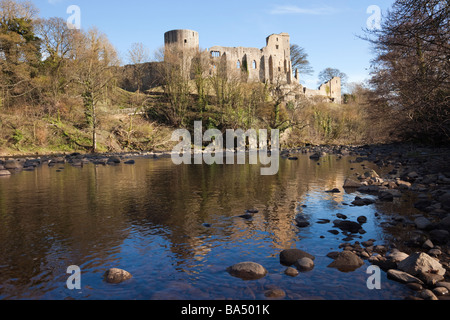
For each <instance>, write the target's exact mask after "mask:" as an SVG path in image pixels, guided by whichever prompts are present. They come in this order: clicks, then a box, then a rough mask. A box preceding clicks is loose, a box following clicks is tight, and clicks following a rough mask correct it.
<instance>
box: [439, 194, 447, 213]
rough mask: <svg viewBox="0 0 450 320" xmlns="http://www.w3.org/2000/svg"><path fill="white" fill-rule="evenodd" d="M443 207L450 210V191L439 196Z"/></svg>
mask: <svg viewBox="0 0 450 320" xmlns="http://www.w3.org/2000/svg"><path fill="white" fill-rule="evenodd" d="M439 201H440V203H441V206H442V209H444V210H450V192H447V193H444V194H443V195H441V196H440V197H439Z"/></svg>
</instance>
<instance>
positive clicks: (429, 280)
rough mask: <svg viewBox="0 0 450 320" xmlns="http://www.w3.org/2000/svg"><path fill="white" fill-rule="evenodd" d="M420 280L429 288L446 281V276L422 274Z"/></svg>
mask: <svg viewBox="0 0 450 320" xmlns="http://www.w3.org/2000/svg"><path fill="white" fill-rule="evenodd" d="M420 279H422V281H423V282H425V284H427V285H428V286H435V285H436V283H438V282H441V281H443V280H444V276H442V275H439V274H434V273H422V274H421V275H420Z"/></svg>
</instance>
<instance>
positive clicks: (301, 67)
mask: <svg viewBox="0 0 450 320" xmlns="http://www.w3.org/2000/svg"><path fill="white" fill-rule="evenodd" d="M291 61H292V69H293V70H296V69H297V70H298V72H299V73H300V74H305V75H312V74H313V73H314V69H313V68H312V66H311V64H310V63H309V60H308V54H307V53H306V51H305V49H304V48H302V47H300V46H299V45H297V44H292V45H291Z"/></svg>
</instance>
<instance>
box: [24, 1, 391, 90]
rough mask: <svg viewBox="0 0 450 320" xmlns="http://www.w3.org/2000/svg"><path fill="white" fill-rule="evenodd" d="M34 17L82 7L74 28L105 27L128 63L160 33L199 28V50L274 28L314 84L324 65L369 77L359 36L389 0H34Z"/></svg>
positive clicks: (155, 43)
mask: <svg viewBox="0 0 450 320" xmlns="http://www.w3.org/2000/svg"><path fill="white" fill-rule="evenodd" d="M33 3H34V4H35V5H36V6H37V7H38V8H39V10H40V16H41V17H45V18H48V17H62V18H65V19H67V18H69V16H70V14H68V13H67V8H68V7H69V6H70V5H78V6H79V7H80V9H81V27H82V28H83V29H88V28H89V27H91V26H95V27H97V28H98V29H99V30H100V31H102V32H104V33H105V34H106V35H107V36H108V38H109V39H110V41H111V43H112V44H113V45H114V46H115V47H116V49H117V50H118V52H119V53H120V55H121V57H122V60H123V62H124V63H127V61H126V56H127V51H128V49H129V48H130V47H131V45H132V44H133V43H135V42H142V43H143V44H144V45H145V46H146V47H147V48H149V50H150V51H151V52H152V53H153V52H154V51H155V50H157V49H158V48H159V47H161V46H162V45H163V44H164V33H165V32H166V31H169V30H173V29H192V30H195V31H198V32H199V34H200V46H201V48H204V49H206V48H210V47H212V46H214V45H220V46H230V47H238V46H243V47H256V48H262V47H264V46H265V39H266V37H267V36H269V35H270V34H273V33H281V32H287V33H289V34H290V36H291V43H295V44H298V45H299V46H301V47H303V48H305V50H306V52H307V53H308V54H309V60H310V62H311V65H312V67H313V68H314V71H315V73H314V75H313V76H305V77H303V79H302V83H303V84H304V85H306V86H307V87H309V88H315V87H317V84H318V83H317V82H318V80H317V75H318V73H319V72H320V71H322V70H323V69H325V68H327V67H331V68H337V69H340V70H341V71H343V72H345V73H346V74H347V75H348V76H349V82H360V81H364V80H365V79H367V78H368V68H369V67H370V60H371V59H372V58H373V57H374V54H373V52H372V51H371V49H370V45H369V44H368V43H367V42H365V41H363V40H360V39H358V38H357V36H358V35H362V34H363V31H362V29H363V28H365V27H366V25H367V20H368V19H369V18H370V16H371V14H370V13H367V9H368V8H369V6H371V5H376V6H378V7H379V8H380V9H381V10H382V12H385V10H386V9H388V8H389V7H390V6H391V5H392V4H393V3H394V0H319V1H311V0H308V1H305V0H283V1H281V0H280V1H279V0H271V1H269V0H241V1H237V0H228V1H215V0H210V1H206V0H189V1H186V0H184V1H183V0H165V1H153V0H150V1H144V0H128V1H118V0H110V1H106V0H89V1H88V0H34V1H33Z"/></svg>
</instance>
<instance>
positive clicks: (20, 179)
mask: <svg viewBox="0 0 450 320" xmlns="http://www.w3.org/2000/svg"><path fill="white" fill-rule="evenodd" d="M350 159H351V158H342V159H338V158H337V157H334V156H327V157H324V158H322V159H321V160H320V161H313V160H310V159H309V157H308V156H306V155H304V156H300V157H299V159H298V160H297V161H290V160H287V159H282V160H281V162H280V170H279V173H278V174H277V175H275V176H262V175H261V174H260V167H259V166H258V165H213V166H208V165H190V166H185V165H181V166H176V165H174V164H173V163H172V161H171V159H146V158H137V159H136V163H135V164H134V165H125V164H121V165H117V166H96V165H94V164H88V165H85V166H84V167H83V168H76V167H72V166H71V165H69V164H66V165H56V166H55V167H48V166H47V165H43V166H41V167H38V168H37V169H35V170H34V171H30V172H28V171H23V172H20V173H16V174H13V175H12V176H10V177H6V178H0V299H44V300H63V299H77V300H78V299H79V300H94V299H95V300H97V299H99V300H104V299H122V300H123V299H126V300H131V299H138V300H141V299H142V300H144V299H145V300H172V299H177V300H186V299H187V300H215V299H234V300H254V299H256V300H262V299H266V298H265V295H264V293H265V292H266V291H267V290H269V289H273V288H281V289H283V290H284V291H285V292H286V297H285V298H284V299H286V300H303V299H305V300H310V299H325V300H344V299H345V300H349V299H350V300H353V299H355V300H361V299H363V300H369V299H370V300H395V299H403V298H404V297H405V296H406V295H407V294H409V291H408V290H409V289H407V288H406V287H405V286H403V285H401V284H398V283H396V282H392V281H390V280H388V279H387V278H386V275H385V274H384V273H382V278H381V290H369V289H368V287H367V280H368V278H369V276H370V275H369V274H367V267H368V266H369V264H367V265H365V266H363V267H361V268H360V269H358V270H356V271H354V272H350V273H343V272H340V271H338V270H336V269H331V268H328V267H327V266H328V265H329V264H330V263H331V262H332V260H331V259H330V258H328V257H326V255H327V254H328V253H329V252H331V251H340V250H339V245H340V244H341V243H342V242H345V241H343V238H345V237H346V236H345V235H343V234H342V233H341V234H339V235H333V234H331V233H329V232H328V231H329V230H331V229H333V225H332V224H319V223H316V222H317V221H318V220H319V219H330V220H331V221H333V220H334V219H336V214H338V213H342V214H345V215H347V216H348V218H349V220H352V221H355V220H356V218H357V217H359V216H361V215H364V216H366V217H367V218H368V223H367V224H365V225H364V230H365V231H366V232H367V233H366V234H364V235H360V236H359V238H355V240H354V241H360V242H362V241H365V240H369V239H375V240H377V242H376V244H383V241H384V240H385V239H387V238H388V237H390V236H392V235H390V234H386V232H385V231H384V228H383V227H382V221H383V218H380V217H378V218H376V216H375V213H380V214H381V217H383V210H385V209H384V207H383V205H378V204H375V205H370V206H365V207H354V206H351V205H348V204H350V203H351V202H352V201H353V199H354V198H355V196H356V195H359V194H358V193H350V194H349V193H345V192H341V193H338V194H334V193H326V192H325V191H326V190H330V189H333V188H336V187H337V188H340V189H341V190H342V185H343V182H344V180H345V179H346V178H347V177H350V176H353V175H355V174H356V173H358V172H359V173H362V172H363V168H362V167H361V164H359V163H351V162H350V161H349V160H350ZM367 166H368V167H369V166H370V165H369V164H367ZM247 209H257V210H258V211H259V212H258V213H257V214H255V216H254V217H253V219H252V220H245V219H242V218H239V217H238V216H240V215H242V214H244V212H245V211H246V210H247ZM388 211H389V212H388ZM391 211H392V205H391V206H390V207H389V208H386V214H390V212H391ZM298 213H303V214H304V215H305V216H307V217H308V219H309V221H310V223H311V226H310V227H308V228H304V229H299V228H298V227H297V226H296V225H295V223H294V218H295V216H296V215H297V214H298ZM354 241H353V242H354ZM290 248H298V249H302V250H304V251H306V252H308V253H310V254H312V255H314V256H315V257H316V260H315V265H316V266H315V268H314V270H313V271H311V272H307V273H301V274H300V275H299V276H298V277H295V278H292V277H289V276H287V275H285V274H284V271H285V270H286V267H285V266H282V265H281V264H280V260H279V253H280V252H281V251H282V250H284V249H290ZM244 261H253V262H257V263H259V264H261V265H263V266H264V267H265V268H266V269H267V270H268V272H269V274H268V275H267V276H266V277H265V278H263V279H261V280H256V281H243V280H241V279H238V278H234V277H232V276H230V275H229V274H228V273H227V272H226V268H227V267H229V266H231V265H233V264H236V263H239V262H244ZM72 265H76V266H79V268H80V269H81V281H80V282H81V289H79V290H77V289H75V290H69V289H68V287H67V285H66V281H67V280H68V278H69V277H70V274H68V273H67V268H68V267H69V266H72ZM109 268H121V269H125V270H127V271H128V272H130V273H131V274H132V275H133V278H132V279H131V280H129V281H127V282H125V283H122V284H119V285H111V284H108V283H106V282H105V281H104V279H103V274H104V273H105V271H107V270H108V269H109Z"/></svg>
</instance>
